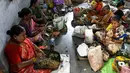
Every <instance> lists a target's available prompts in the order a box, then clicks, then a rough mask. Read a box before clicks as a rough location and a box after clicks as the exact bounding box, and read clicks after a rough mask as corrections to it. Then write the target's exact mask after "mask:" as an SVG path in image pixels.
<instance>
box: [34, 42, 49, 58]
mask: <svg viewBox="0 0 130 73" xmlns="http://www.w3.org/2000/svg"><path fill="white" fill-rule="evenodd" d="M33 46H34V48H35V53H36V55H37V56H42V55H43V56H44V55H45V53H44V52H43V51H42V50H41V49H40V48H39V47H38V46H37V45H35V44H33ZM46 48H47V47H46Z"/></svg>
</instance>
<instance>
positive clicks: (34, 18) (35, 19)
mask: <svg viewBox="0 0 130 73" xmlns="http://www.w3.org/2000/svg"><path fill="white" fill-rule="evenodd" d="M32 18H33V20H34V21H36V22H37V21H42V20H43V16H42V15H41V18H36V16H35V15H33V16H32Z"/></svg>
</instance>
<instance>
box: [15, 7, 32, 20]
mask: <svg viewBox="0 0 130 73" xmlns="http://www.w3.org/2000/svg"><path fill="white" fill-rule="evenodd" d="M29 13H32V11H31V9H29V8H23V9H22V10H21V11H19V12H18V16H19V17H20V18H23V17H24V16H25V15H28V14H29Z"/></svg>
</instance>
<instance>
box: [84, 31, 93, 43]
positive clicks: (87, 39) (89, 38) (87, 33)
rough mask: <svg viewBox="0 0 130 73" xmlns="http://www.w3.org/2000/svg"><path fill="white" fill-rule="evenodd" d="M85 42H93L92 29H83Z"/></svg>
mask: <svg viewBox="0 0 130 73" xmlns="http://www.w3.org/2000/svg"><path fill="white" fill-rule="evenodd" d="M84 42H85V43H90V44H92V43H93V30H92V29H86V30H85V40H84Z"/></svg>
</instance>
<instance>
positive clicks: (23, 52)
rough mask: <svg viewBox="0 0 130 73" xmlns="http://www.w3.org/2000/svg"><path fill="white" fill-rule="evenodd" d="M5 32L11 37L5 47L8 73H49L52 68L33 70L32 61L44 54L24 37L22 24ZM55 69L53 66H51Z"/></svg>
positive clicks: (24, 32)
mask: <svg viewBox="0 0 130 73" xmlns="http://www.w3.org/2000/svg"><path fill="white" fill-rule="evenodd" d="M7 34H8V35H9V36H10V37H11V39H10V40H9V41H8V43H7V45H6V47H5V54H6V57H7V59H8V63H9V67H10V73H50V72H51V70H52V69H41V70H35V69H34V68H33V66H34V65H33V63H34V62H35V61H36V60H37V59H38V58H40V57H41V56H44V52H43V51H41V50H40V49H39V48H38V47H37V46H36V45H34V44H33V43H32V42H31V41H30V40H29V39H27V38H26V31H25V29H24V28H23V27H22V26H19V25H14V26H13V27H12V28H11V29H10V30H9V31H7ZM53 69H55V68H53Z"/></svg>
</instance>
